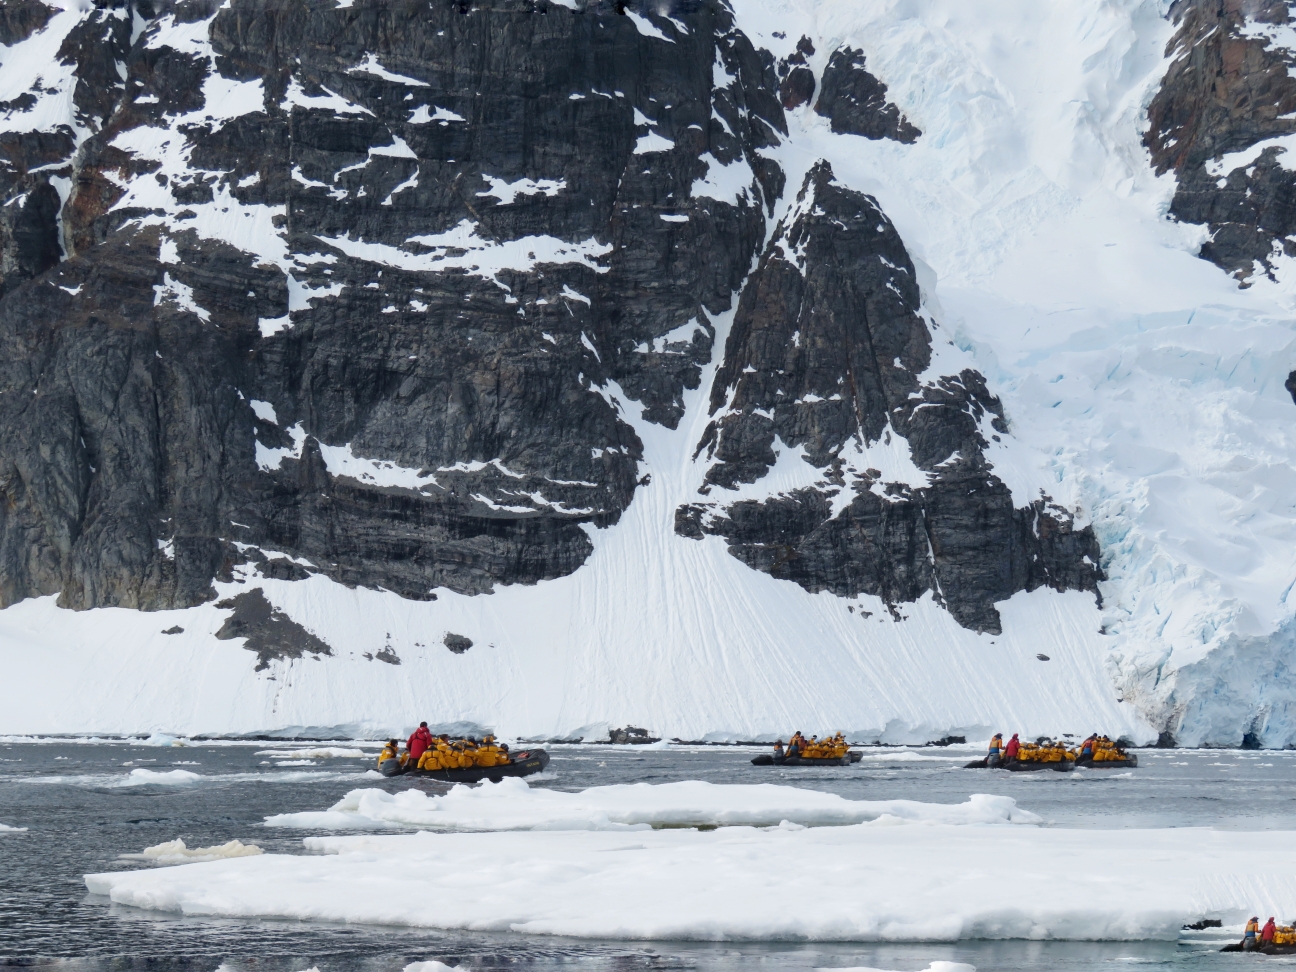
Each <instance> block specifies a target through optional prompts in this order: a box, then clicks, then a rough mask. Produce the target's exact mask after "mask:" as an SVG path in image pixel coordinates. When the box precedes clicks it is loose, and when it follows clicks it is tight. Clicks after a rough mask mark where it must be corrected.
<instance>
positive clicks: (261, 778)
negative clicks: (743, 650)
mask: <svg viewBox="0 0 1296 972" xmlns="http://www.w3.org/2000/svg"><path fill="white" fill-rule="evenodd" d="M343 745H348V744H343ZM275 746H276V748H282V747H279V746H278V744H275ZM268 747H269V744H265V743H260V744H256V745H230V744H209V745H202V744H197V745H193V746H189V747H185V748H170V747H151V746H142V745H137V744H129V743H75V742H43V743H26V742H12V743H0V823H3V824H7V825H9V826H12V827H26V828H27V831H26V832H25V833H0V966H14V965H21V966H45V965H50V964H57V965H59V966H60V967H64V968H68V969H75V970H78V972H79V970H82V969H84V970H85V972H109V970H114V972H115V970H123V972H124V970H131V969H136V968H138V969H141V970H144V969H147V970H156V972H190V970H192V972H216V969H217V968H218V967H219V966H221V965H222V964H224V965H225V966H226V972H302V970H305V969H309V968H312V967H317V968H318V969H319V970H320V972H352V970H355V972H401V970H402V969H403V968H404V966H405V965H406V964H408V963H410V962H415V961H424V960H428V959H438V960H440V961H443V962H446V963H448V964H451V965H463V966H469V967H472V968H475V969H489V968H502V967H519V968H526V969H535V970H537V972H540V970H544V972H548V970H555V969H559V968H562V969H572V970H580V972H585V970H588V972H604V970H625V972H634V970H639V969H644V970H649V969H698V970H716V972H730V970H739V969H761V970H769V972H784V970H789V972H790V970H802V969H813V968H842V967H850V966H856V967H858V966H870V967H874V968H882V969H897V970H904V972H908V970H918V969H923V968H926V967H927V966H928V965H930V963H931V962H932V961H937V960H946V961H959V962H966V963H969V964H972V965H975V966H976V967H977V968H978V969H980V970H983V972H984V970H988V969H1002V970H1005V972H1013V970H1027V969H1029V970H1035V969H1059V970H1066V972H1071V970H1075V972H1081V970H1096V969H1104V970H1116V969H1126V968H1129V967H1130V966H1131V965H1137V966H1139V967H1140V968H1145V969H1152V970H1162V969H1167V970H1169V969H1173V970H1197V969H1201V970H1214V969H1223V968H1232V967H1233V966H1235V965H1236V964H1237V963H1238V962H1240V961H1247V962H1253V961H1264V962H1266V963H1275V962H1276V963H1278V964H1280V965H1282V964H1296V962H1293V961H1292V960H1288V959H1279V958H1263V957H1262V958H1260V959H1257V958H1255V957H1252V956H1246V957H1243V956H1234V955H1220V954H1219V953H1218V951H1217V949H1218V947H1219V941H1218V938H1219V936H1218V935H1212V934H1211V933H1209V932H1207V933H1185V938H1184V940H1183V941H1181V942H1180V943H1178V944H1175V943H1155V942H1148V943H1063V942H1059V943H1047V942H963V943H958V944H952V945H930V944H925V945H859V944H850V945H847V944H843V945H824V944H815V945H801V944H786V945H770V944H761V945H742V946H738V945H699V944H688V943H675V942H663V943H657V944H654V945H643V944H640V943H635V944H626V943H616V942H598V941H587V940H567V939H557V938H552V937H545V936H525V935H505V934H494V935H492V934H478V933H435V932H428V931H415V930H405V929H392V928H373V927H364V926H350V925H324V924H319V923H302V922H295V921H266V920H231V919H211V918H184V917H179V916H171V915H163V914H159V913H156V912H143V911H137V910H133V909H127V908H122V907H119V906H116V905H112V904H110V903H108V902H107V901H106V899H103V898H96V897H93V896H90V895H88V894H87V893H86V891H85V886H84V884H83V882H82V875H83V874H86V873H90V872H96V871H107V870H113V869H116V868H134V867H140V866H144V865H141V864H140V863H139V862H136V861H122V860H119V858H118V855H120V854H128V853H138V852H140V851H141V850H143V849H144V848H145V847H148V846H151V845H154V844H159V843H162V842H164V841H169V840H174V839H175V838H177V837H182V838H184V839H185V841H186V842H187V843H188V845H189V846H190V847H197V846H209V845H211V844H218V843H223V842H225V841H227V840H231V839H235V838H237V839H240V840H242V841H244V842H250V843H256V844H258V845H260V846H261V847H263V848H264V849H265V850H266V851H279V852H284V853H299V852H300V850H301V837H302V834H301V832H300V831H283V830H272V829H267V828H265V827H263V826H261V823H262V820H263V818H264V817H266V816H268V815H270V814H273V813H289V812H294V811H300V810H321V809H324V808H326V807H328V806H329V805H331V804H332V803H334V802H335V801H336V800H338V799H339V798H340V797H341V796H342V795H343V794H345V793H346V792H347V791H348V790H351V789H354V788H355V787H357V786H382V787H384V788H387V789H393V790H394V789H400V788H404V787H407V786H418V787H421V788H424V789H427V790H429V791H436V792H441V791H443V790H444V789H445V788H444V786H442V785H440V784H436V783H431V782H428V781H419V782H404V781H386V780H374V779H371V778H366V777H365V776H364V773H365V771H366V770H368V769H369V767H370V765H371V760H370V759H368V758H366V759H363V760H362V759H346V758H343V759H339V758H332V759H317V760H313V761H312V762H313V764H314V765H310V766H292V767H285V766H282V765H278V761H276V760H272V759H270V758H269V757H267V756H265V755H261V754H259V750H261V749H264V748H268ZM370 751H372V750H370ZM550 751H551V753H552V755H553V762H552V764H551V765H550V769H549V772H547V773H546V774H545V777H544V778H542V779H541V780H540V781H539V782H538V783H537V784H536V785H539V786H551V787H556V788H560V789H573V790H574V789H583V788H585V787H587V786H593V785H598V784H603V783H629V782H649V783H662V782H669V781H672V780H683V779H704V780H710V781H712V782H716V783H740V782H778V783H784V784H788V785H794V786H809V787H813V788H816V789H823V790H829V791H833V792H837V793H840V794H842V795H843V796H847V797H850V798H853V799H870V800H881V799H893V798H904V799H914V800H923V801H926V802H935V803H958V802H962V801H963V800H965V799H966V798H967V796H968V795H969V794H971V793H978V792H979V793H996V794H1003V795H1007V796H1012V797H1014V798H1016V800H1017V801H1018V803H1019V804H1020V805H1021V806H1023V807H1025V808H1027V809H1029V810H1032V811H1034V812H1036V813H1038V814H1040V815H1042V816H1044V817H1045V818H1046V819H1048V820H1050V821H1052V822H1054V823H1055V824H1056V825H1060V826H1068V827H1087V828H1112V827H1161V826H1211V827H1217V828H1221V829H1235V830H1258V829H1282V830H1296V801H1294V800H1293V799H1292V796H1293V794H1296V754H1288V753H1269V752H1259V753H1257V752H1233V751H1221V750H1213V751H1205V752H1194V751H1171V752H1145V753H1142V754H1140V758H1141V760H1142V762H1143V765H1142V766H1141V767H1140V768H1139V769H1137V770H1134V771H1128V772H1125V771H1116V772H1113V771H1089V772H1085V771H1078V772H1076V773H1072V774H1057V773H1037V774H1009V773H1003V772H991V771H970V770H962V769H961V768H960V767H961V765H962V763H963V762H964V761H965V760H967V759H969V758H971V756H973V755H976V754H974V753H971V752H970V751H966V750H961V749H926V750H923V751H921V752H916V753H914V752H910V753H906V754H897V753H895V752H894V751H888V750H866V751H865V752H866V756H865V759H864V761H863V762H862V763H860V764H858V765H856V766H853V767H850V768H849V769H841V768H838V769H831V770H825V769H782V768H778V767H769V768H766V767H754V766H752V765H751V764H750V762H749V760H750V757H751V755H752V752H751V751H749V750H743V749H738V748H729V747H711V748H706V747H702V748H696V749H671V750H664V751H663V750H644V749H612V748H610V747H605V746H602V747H593V746H591V747H552V748H551V750H550ZM897 757H901V758H900V759H897ZM137 769H145V770H149V771H152V772H167V771H171V770H183V771H187V772H193V773H197V774H200V776H201V779H200V780H197V781H191V782H189V783H186V784H184V785H174V784H172V783H165V784H163V783H156V782H144V783H139V782H138V778H132V777H131V775H130V774H131V773H132V771H133V770H137ZM429 904H432V903H431V902H429Z"/></svg>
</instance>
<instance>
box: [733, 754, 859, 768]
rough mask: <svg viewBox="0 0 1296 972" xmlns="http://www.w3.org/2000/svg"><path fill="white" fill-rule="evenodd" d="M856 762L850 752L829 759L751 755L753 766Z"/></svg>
mask: <svg viewBox="0 0 1296 972" xmlns="http://www.w3.org/2000/svg"><path fill="white" fill-rule="evenodd" d="M854 762H856V761H855V760H853V759H851V757H850V753H847V754H846V755H845V756H837V757H834V758H831V759H814V758H812V757H809V756H783V757H776V756H770V755H769V754H768V753H767V754H766V755H764V756H753V757H752V765H753V766H849V765H850V764H851V763H854Z"/></svg>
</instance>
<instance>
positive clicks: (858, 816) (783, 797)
mask: <svg viewBox="0 0 1296 972" xmlns="http://www.w3.org/2000/svg"><path fill="white" fill-rule="evenodd" d="M883 818H886V819H888V820H894V821H896V822H901V821H910V822H921V823H948V824H972V823H979V824H999V823H1013V824H1041V823H1043V822H1044V821H1043V819H1042V818H1040V817H1038V816H1036V815H1035V814H1033V813H1031V812H1030V811H1028V810H1023V809H1021V808H1020V807H1018V806H1017V801H1015V800H1014V799H1012V797H1004V796H990V795H987V794H984V793H976V794H973V795H972V796H970V797H969V798H968V800H967V801H966V802H965V803H960V804H954V805H946V804H939V803H921V802H918V801H916V800H880V801H866V800H847V799H846V798H844V797H841V796H838V795H837V794H835V793H824V792H821V791H818V790H806V789H802V788H800V787H793V786H777V785H775V784H771V783H757V784H749V785H743V784H715V783H707V782H704V781H701V780H684V781H681V782H677V783H663V784H657V785H654V784H650V783H628V784H620V785H615V786H595V787H590V788H589V789H586V790H582V791H581V792H579V793H564V792H562V791H560V790H550V789H542V788H538V787H535V788H533V787H530V786H528V785H527V784H526V781H525V780H520V779H517V778H516V777H512V778H505V779H503V780H501V781H500V782H499V783H490V782H485V783H482V784H481V786H478V787H470V786H463V785H459V786H455V787H452V788H451V790H450V792H449V793H447V794H445V795H444V796H435V795H429V794H427V793H424V792H423V791H422V790H402V791H400V792H398V793H388V792H387V791H386V790H377V789H361V790H352V791H351V792H350V793H348V794H347V795H346V796H344V797H343V798H342V799H341V800H339V801H338V802H337V803H335V804H334V805H333V806H332V807H330V808H329V809H328V810H325V811H322V812H312V811H306V812H303V813H281V814H276V815H274V816H272V817H267V818H266V826H268V827H295V828H300V829H303V830H370V829H372V830H381V829H384V828H429V829H432V830H461V831H463V830H477V831H485V830H650V829H652V828H654V827H702V826H712V827H716V826H719V827H731V826H738V825H745V826H752V827H774V826H778V825H779V824H780V823H784V822H786V823H791V824H796V825H798V826H806V827H811V826H839V825H843V824H854V823H863V822H865V821H872V820H880V819H883ZM146 853H147V852H146Z"/></svg>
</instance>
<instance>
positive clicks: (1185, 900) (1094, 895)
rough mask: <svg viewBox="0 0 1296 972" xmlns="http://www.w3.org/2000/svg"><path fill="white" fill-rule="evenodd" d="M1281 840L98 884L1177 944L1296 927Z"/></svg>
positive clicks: (155, 898)
mask: <svg viewBox="0 0 1296 972" xmlns="http://www.w3.org/2000/svg"><path fill="white" fill-rule="evenodd" d="M1284 836H1285V835H1283V834H1275V833H1272V832H1270V833H1266V834H1248V833H1236V832H1231V833H1222V832H1219V831H1214V830H1206V829H1195V828H1179V829H1165V830H1115V831H1093V830H1062V829H1048V828H1037V827H1012V826H975V825H974V826H966V825H963V826H960V825H954V824H946V823H935V824H926V825H923V824H911V823H905V822H902V821H899V820H896V819H895V818H890V817H884V818H880V819H878V820H877V821H874V822H873V823H866V824H854V825H851V826H845V827H816V828H809V829H807V828H803V827H800V826H798V825H795V824H783V825H781V826H779V827H774V828H768V829H757V828H752V827H726V828H721V829H719V830H716V831H712V832H699V831H696V830H676V829H670V830H649V831H644V832H636V833H611V832H606V831H600V832H589V831H542V832H503V833H476V834H474V833H453V834H437V833H428V832H421V833H417V834H409V835H403V836H377V835H371V836H359V837H307V838H306V839H305V841H304V843H305V845H306V849H307V850H308V851H310V852H312V853H310V854H307V855H304V856H298V855H285V854H263V855H260V856H256V857H245V858H239V859H236V860H223V861H215V862H212V863H207V864H188V865H182V866H180V867H173V868H165V869H160V870H149V871H124V872H123V871H118V872H112V873H106V874H90V875H87V876H86V879H85V881H86V887H87V888H88V889H89V890H90V891H91V892H92V893H94V894H102V895H108V896H109V897H110V898H111V899H112V901H114V902H115V903H118V904H123V905H130V906H133V907H139V908H148V909H153V910H159V911H171V912H180V913H183V914H186V915H223V916H243V917H283V918H293V919H315V920H328V921H348V922H368V923H378V924H401V925H411V926H421V927H434V928H453V929H471V930H477V931H486V930H498V931H508V930H512V931H519V932H527V933H533V934H534V933H540V934H553V935H566V936H576V937H590V938H609V939H676V940H678V939H700V940H730V941H731V940H819V941H832V940H835V941H879V940H880V941H888V940H890V941H953V940H957V939H963V938H1030V939H1077V940H1099V939H1108V940H1135V939H1165V940H1173V939H1176V938H1177V937H1178V935H1179V931H1180V927H1181V926H1182V925H1183V924H1184V923H1185V922H1188V921H1192V920H1195V919H1199V918H1202V917H1218V918H1221V919H1223V920H1225V921H1226V922H1227V923H1230V924H1231V923H1234V922H1236V921H1239V920H1242V919H1244V918H1245V917H1246V916H1248V915H1251V914H1254V913H1258V912H1262V913H1265V914H1285V913H1287V912H1289V911H1290V909H1291V903H1292V901H1293V900H1296V844H1293V843H1292V842H1290V841H1286V840H1284V839H1282V838H1283V837H1284ZM1059 875H1065V877H1066V879H1065V880H1059ZM415 902H419V903H423V904H414V903H415ZM608 902H615V903H616V906H615V907H608ZM790 902H800V903H803V904H804V907H789V903H790ZM1257 909H1258V912H1257ZM1284 909H1286V910H1284Z"/></svg>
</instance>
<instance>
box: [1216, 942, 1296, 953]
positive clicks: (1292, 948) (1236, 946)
mask: <svg viewBox="0 0 1296 972" xmlns="http://www.w3.org/2000/svg"><path fill="white" fill-rule="evenodd" d="M1220 951H1221V952H1248V951H1249V952H1256V953H1258V954H1260V955H1296V945H1275V944H1273V943H1272V942H1270V943H1269V944H1268V945H1257V946H1256V947H1255V948H1251V949H1246V948H1243V947H1242V943H1241V942H1234V943H1233V944H1231V945H1225V946H1224V947H1223V948H1221V949H1220Z"/></svg>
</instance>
